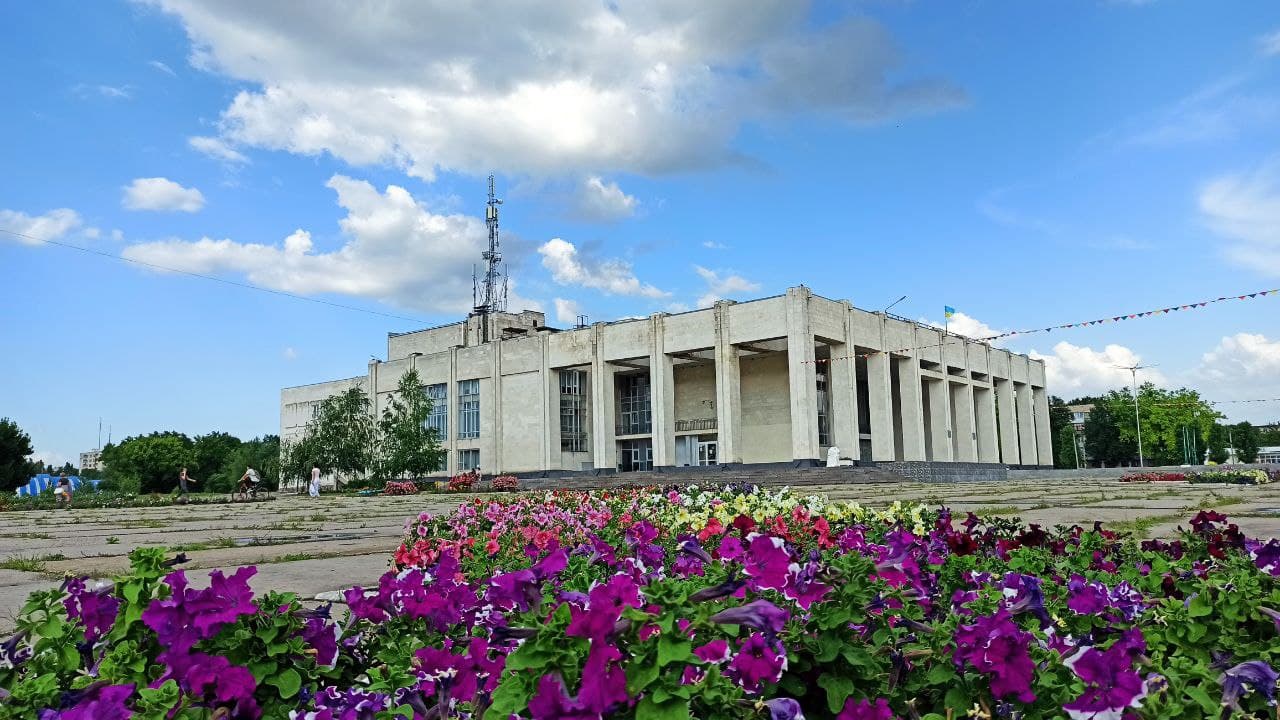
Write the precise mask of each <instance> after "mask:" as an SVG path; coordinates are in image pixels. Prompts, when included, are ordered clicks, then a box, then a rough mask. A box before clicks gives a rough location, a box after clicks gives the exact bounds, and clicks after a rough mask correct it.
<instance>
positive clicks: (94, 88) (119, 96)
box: [71, 83, 133, 100]
mask: <svg viewBox="0 0 1280 720" xmlns="http://www.w3.org/2000/svg"><path fill="white" fill-rule="evenodd" d="M71 91H72V92H74V93H75V94H76V95H79V96H80V97H82V98H87V97H89V96H91V95H99V96H101V97H104V98H107V99H108V100H128V99H130V98H132V97H133V88H132V87H130V86H128V85H118V86H117V85H86V84H84V83H80V84H79V85H74V86H72V88H71Z"/></svg>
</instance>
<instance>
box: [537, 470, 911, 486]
mask: <svg viewBox="0 0 1280 720" xmlns="http://www.w3.org/2000/svg"><path fill="white" fill-rule="evenodd" d="M717 468H718V469H707V470H704V469H701V468H700V469H698V470H692V469H684V468H671V469H668V470H665V471H647V472H629V473H616V474H611V475H585V474H575V475H570V476H565V477H550V478H521V480H520V487H521V489H529V490H532V489H548V490H551V489H574V490H589V489H595V488H609V487H623V486H639V485H659V486H664V485H705V484H709V483H715V484H724V483H753V484H756V485H761V486H772V487H780V486H783V485H789V486H791V487H804V486H808V485H849V484H876V483H902V482H904V481H906V480H907V478H905V477H903V476H902V475H898V474H895V473H891V472H887V471H885V470H880V469H877V468H871V467H856V466H843V467H833V468H829V467H788V466H774V467H733V466H717Z"/></svg>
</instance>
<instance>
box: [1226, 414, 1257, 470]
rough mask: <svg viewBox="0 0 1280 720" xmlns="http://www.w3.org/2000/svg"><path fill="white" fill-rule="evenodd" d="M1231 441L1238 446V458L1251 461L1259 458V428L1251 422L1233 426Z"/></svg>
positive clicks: (1245, 461)
mask: <svg viewBox="0 0 1280 720" xmlns="http://www.w3.org/2000/svg"><path fill="white" fill-rule="evenodd" d="M1231 441H1232V443H1234V444H1235V446H1236V460H1239V461H1240V462H1242V463H1251V462H1253V461H1254V460H1257V459H1258V445H1259V443H1258V429H1257V428H1255V427H1254V426H1253V425H1252V424H1251V423H1247V422H1242V423H1236V424H1235V425H1234V426H1233V427H1232V428H1231Z"/></svg>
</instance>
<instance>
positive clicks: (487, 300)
mask: <svg viewBox="0 0 1280 720" xmlns="http://www.w3.org/2000/svg"><path fill="white" fill-rule="evenodd" d="M501 204H502V201H501V200H499V199H498V198H497V197H496V196H495V195H494V191H493V176H492V175H490V176H489V201H488V202H487V203H485V211H484V224H485V225H486V226H488V228H489V248H488V249H487V250H485V251H484V252H483V253H481V254H480V256H481V257H482V258H484V261H485V272H484V281H483V282H477V280H476V277H475V271H474V270H472V273H471V284H472V290H471V300H472V306H473V307H474V312H473V313H472V314H474V315H480V316H482V317H483V323H482V325H483V329H482V331H481V332H482V335H483V342H488V341H489V318H488V316H489V315H490V314H492V313H495V312H502V311H504V310H506V309H507V279H506V277H504V276H503V274H502V250H501V249H500V243H499V241H498V206H499V205H501Z"/></svg>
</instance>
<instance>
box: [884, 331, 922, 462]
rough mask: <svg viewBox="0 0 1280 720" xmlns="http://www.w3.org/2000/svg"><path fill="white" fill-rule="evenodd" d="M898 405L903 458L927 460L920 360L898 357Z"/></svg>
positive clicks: (912, 357) (913, 357)
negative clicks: (900, 419) (900, 414)
mask: <svg viewBox="0 0 1280 720" xmlns="http://www.w3.org/2000/svg"><path fill="white" fill-rule="evenodd" d="M893 362H896V363H898V406H899V407H900V408H901V409H902V459H903V460H927V459H928V458H927V457H926V456H925V451H924V400H923V398H922V397H921V394H920V360H919V359H918V358H916V357H915V356H914V355H913V356H911V357H906V358H896V359H894V360H893Z"/></svg>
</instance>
